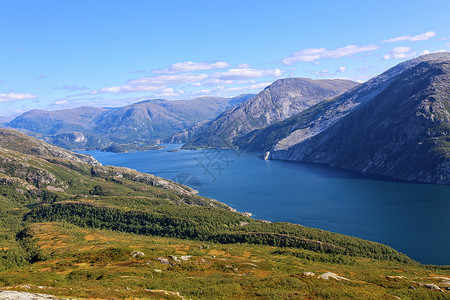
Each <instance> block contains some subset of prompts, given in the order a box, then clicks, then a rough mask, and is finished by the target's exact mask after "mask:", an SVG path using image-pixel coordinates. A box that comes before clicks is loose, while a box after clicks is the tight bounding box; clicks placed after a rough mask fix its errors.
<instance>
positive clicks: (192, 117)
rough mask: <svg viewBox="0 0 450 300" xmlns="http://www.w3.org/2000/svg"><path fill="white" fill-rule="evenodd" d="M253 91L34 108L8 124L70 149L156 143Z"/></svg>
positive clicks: (224, 108)
mask: <svg viewBox="0 0 450 300" xmlns="http://www.w3.org/2000/svg"><path fill="white" fill-rule="evenodd" d="M251 96H252V95H251V94H243V95H239V96H237V97H233V98H220V97H200V98H195V99H192V100H174V101H169V100H164V99H153V100H146V101H141V102H138V103H134V104H130V105H126V106H124V107H118V108H97V107H87V106H83V107H77V108H72V109H63V110H57V111H45V110H31V111H28V112H26V113H24V114H22V115H20V116H18V117H16V118H14V119H13V120H12V121H10V122H8V123H6V124H5V125H6V126H7V127H10V128H14V129H20V130H23V131H24V132H25V133H27V134H32V135H34V136H36V137H38V138H41V139H44V140H46V141H47V142H50V143H52V144H55V145H58V146H62V147H65V148H68V149H102V148H105V147H107V146H110V145H111V144H113V143H118V144H129V143H140V144H155V143H159V141H160V140H164V139H165V138H168V137H169V136H171V135H173V134H176V133H177V132H179V131H182V130H184V129H187V128H189V127H190V126H193V125H194V124H196V123H198V122H201V121H205V120H209V119H212V118H214V117H215V116H217V115H218V114H220V113H221V112H222V111H224V110H226V109H228V108H230V107H233V106H235V105H237V104H239V103H241V102H242V101H245V100H246V99H248V98H249V97H251Z"/></svg>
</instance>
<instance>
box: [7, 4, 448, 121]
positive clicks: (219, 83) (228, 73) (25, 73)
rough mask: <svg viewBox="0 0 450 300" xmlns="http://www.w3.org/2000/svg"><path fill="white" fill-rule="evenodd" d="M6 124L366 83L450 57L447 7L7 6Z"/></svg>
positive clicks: (233, 5)
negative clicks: (317, 83) (302, 81)
mask: <svg viewBox="0 0 450 300" xmlns="http://www.w3.org/2000/svg"><path fill="white" fill-rule="evenodd" d="M0 8H1V9H0V116H12V115H17V114H20V113H23V112H25V111H28V110H30V109H46V110H57V109H66V108H72V107H79V106H97V107H116V106H123V105H127V104H131V103H135V102H139V101H142V100H148V99H168V100H181V99H193V98H196V97H201V96H219V97H233V96H237V95H239V94H244V93H258V92H259V91H261V90H262V89H264V88H265V87H266V86H268V85H269V84H271V83H272V82H274V81H275V80H277V79H279V78H286V77H306V78H313V79H328V78H343V79H349V80H355V81H359V82H364V81H366V80H368V79H370V78H371V77H373V76H376V75H378V74H380V73H382V72H383V71H385V70H387V69H388V68H390V67H393V66H395V65H396V64H398V63H400V62H402V61H405V60H407V59H410V58H413V57H416V56H419V55H422V54H427V53H431V52H438V51H450V17H449V12H450V1H448V0H436V1H435V0H427V1H415V0H409V1H403V0H402V1H396V0H390V1H385V0H378V1H365V0H360V1H353V0H348V1H335V0H332V1H328V0H317V1H303V0H296V1H289V0H285V1H284V0H278V1H265V0H259V1H245V0H240V1H235V0H228V1H219V0H217V1H210V0H209V1H196V0H191V1H170V0H166V1H161V0H159V1H152V0H127V1H125V0H124V1H118V0H108V1H104V0H95V1H92V0H65V1H60V0H53V1H50V0H28V1H23V0H11V1H10V0H0Z"/></svg>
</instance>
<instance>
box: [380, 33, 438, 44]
mask: <svg viewBox="0 0 450 300" xmlns="http://www.w3.org/2000/svg"><path fill="white" fill-rule="evenodd" d="M434 36H436V33H435V32H434V31H428V32H425V33H422V34H418V35H413V36H411V35H403V36H399V37H396V38H393V39H388V40H384V41H383V42H384V43H396V42H417V41H425V40H428V39H430V38H432V37H434Z"/></svg>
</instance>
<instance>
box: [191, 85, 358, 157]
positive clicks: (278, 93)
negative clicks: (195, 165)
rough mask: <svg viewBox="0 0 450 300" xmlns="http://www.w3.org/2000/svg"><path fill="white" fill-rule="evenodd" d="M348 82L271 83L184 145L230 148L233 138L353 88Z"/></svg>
mask: <svg viewBox="0 0 450 300" xmlns="http://www.w3.org/2000/svg"><path fill="white" fill-rule="evenodd" d="M356 85H357V83H356V82H353V81H349V80H339V79H335V80H312V79H307V78H285V79H280V80H277V81H275V82H274V83H273V84H271V85H270V86H268V87H267V88H265V89H264V90H263V91H262V92H260V93H259V94H258V95H256V96H255V97H253V98H251V99H249V100H248V101H246V102H244V103H242V104H241V105H239V106H237V107H235V108H233V109H230V110H228V111H226V112H224V113H222V114H221V115H219V116H218V117H217V118H216V119H215V120H213V121H211V122H209V123H207V124H206V125H204V126H202V127H201V128H198V129H196V132H195V134H193V137H192V139H191V140H190V141H188V142H187V143H186V145H185V148H189V147H230V146H231V145H232V144H233V143H234V141H235V139H236V138H238V137H240V136H242V135H244V134H246V133H249V132H251V131H253V130H255V129H260V128H264V127H266V126H268V125H270V124H272V123H275V122H277V121H281V120H284V119H286V118H288V117H290V116H292V115H295V114H297V113H299V112H301V111H303V110H305V109H307V108H309V107H311V106H313V105H315V104H317V103H319V102H321V101H323V100H326V99H330V98H333V97H335V96H337V95H340V94H342V93H343V92H345V91H347V90H349V89H351V88H353V87H355V86H356Z"/></svg>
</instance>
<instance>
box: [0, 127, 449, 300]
mask: <svg viewBox="0 0 450 300" xmlns="http://www.w3.org/2000/svg"><path fill="white" fill-rule="evenodd" d="M12 133H13V132H11V131H2V130H0V137H2V134H4V135H3V136H8V137H9V139H5V138H1V139H0V203H1V205H0V290H16V291H19V290H21V291H27V292H40V293H42V292H45V293H46V294H52V295H58V296H67V297H99V298H126V297H128V296H130V297H138V298H143V299H147V298H150V299H153V298H154V299H161V298H163V299H180V297H179V296H178V295H177V294H176V292H179V293H180V294H181V295H182V296H183V297H185V298H192V299H230V298H242V299H248V298H261V299H289V298H291V299H298V298H300V299H302V298H306V297H311V298H314V299H322V298H324V299H326V298H336V297H341V298H352V297H359V298H361V295H362V296H363V298H370V299H391V298H392V299H394V298H395V297H393V295H397V296H400V297H402V299H408V297H409V298H410V299H418V298H423V297H426V298H430V299H432V298H433V297H435V298H436V299H443V298H442V297H446V296H447V295H450V294H449V293H448V292H440V291H435V290H431V289H429V288H427V287H424V286H420V285H419V282H421V283H422V282H423V283H433V282H434V283H439V279H438V278H435V277H450V269H449V268H447V267H426V266H422V265H420V264H418V263H417V262H414V261H412V260H411V259H409V258H408V257H406V256H405V255H403V254H401V253H398V252H397V251H395V250H394V249H392V248H390V247H388V246H385V245H382V244H379V243H374V242H369V241H365V240H361V239H357V238H353V237H348V236H345V235H341V234H336V233H331V232H327V231H323V230H318V229H312V228H308V227H304V226H300V225H295V224H290V223H282V222H277V223H269V222H265V221H259V220H254V219H252V218H249V217H246V216H243V215H242V214H240V213H237V212H234V211H232V210H231V209H230V208H229V207H228V206H226V205H224V204H222V203H220V202H217V201H215V200H211V199H207V198H204V197H201V196H199V195H197V194H196V192H195V191H193V190H192V189H190V188H188V187H185V186H182V185H179V184H177V183H175V182H172V181H169V180H165V179H162V178H158V177H156V176H153V175H150V174H142V173H138V172H136V171H134V170H130V169H126V168H118V167H112V166H101V165H99V164H98V162H96V161H95V160H93V161H91V162H92V164H87V163H85V162H82V161H79V160H69V159H64V158H59V157H58V155H57V154H58V153H57V152H55V151H56V150H57V149H59V148H57V147H55V148H52V149H53V150H52V151H49V152H45V151H38V153H39V154H35V153H33V152H30V150H29V147H26V146H25V145H27V144H32V143H38V145H39V147H44V146H46V144H45V143H42V142H39V141H37V140H35V139H33V138H29V137H27V136H25V135H21V134H18V133H15V134H12ZM12 136H16V137H17V139H16V140H15V143H13V140H14V139H13V138H12ZM6 141H8V142H6ZM5 147H8V149H6V148H5ZM39 147H38V148H39ZM61 151H66V150H62V149H61ZM30 153H33V154H30ZM133 251H138V252H133ZM171 255H175V256H176V257H173V256H171ZM180 256H190V257H183V258H180ZM303 272H314V273H316V275H320V274H322V273H325V272H334V273H336V274H339V275H341V276H343V277H346V278H347V279H349V280H343V279H342V280H340V281H336V280H325V279H320V278H318V277H317V276H307V275H304V274H303ZM400 275H402V276H404V277H405V278H399V277H388V276H400ZM449 280H450V279H449ZM439 284H440V286H441V287H444V284H441V283H439ZM39 286H41V287H42V288H39ZM410 286H414V287H416V288H415V289H408V287H410ZM43 290H45V291H43ZM155 290H161V291H155ZM170 292H174V294H172V293H170Z"/></svg>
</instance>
